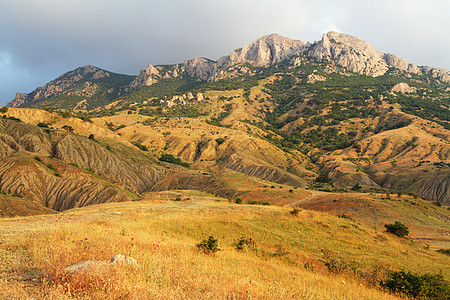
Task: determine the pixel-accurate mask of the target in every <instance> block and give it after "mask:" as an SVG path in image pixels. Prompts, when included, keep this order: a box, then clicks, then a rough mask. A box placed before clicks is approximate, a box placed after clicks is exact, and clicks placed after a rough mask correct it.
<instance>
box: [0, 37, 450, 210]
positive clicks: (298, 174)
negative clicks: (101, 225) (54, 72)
mask: <svg viewBox="0 0 450 300" xmlns="http://www.w3.org/2000/svg"><path fill="white" fill-rule="evenodd" d="M448 74H449V73H448V71H445V70H442V69H437V68H431V67H419V66H416V65H414V64H412V63H409V62H406V61H405V60H402V59H401V58H398V57H396V56H394V55H392V54H387V53H382V52H380V51H378V50H376V49H375V48H374V47H372V46H371V45H370V44H368V43H367V42H366V41H364V40H363V39H361V38H359V37H354V36H350V35H346V34H341V33H336V32H329V33H327V34H324V35H323V37H322V40H321V41H318V42H315V43H313V44H311V43H306V44H305V43H303V42H301V41H296V40H291V39H288V38H285V37H282V36H280V35H276V34H271V35H267V36H264V37H262V38H260V39H257V40H255V41H254V42H252V43H250V44H249V45H246V46H244V47H242V48H239V49H236V50H234V51H233V52H232V53H231V54H230V55H227V56H224V57H222V58H220V59H219V60H217V61H212V60H208V59H206V58H194V59H191V60H187V61H185V62H184V63H181V64H175V65H163V66H152V65H149V66H147V67H146V68H145V69H143V70H142V71H141V72H140V73H139V75H138V76H137V77H133V76H127V75H120V74H114V73H111V72H108V71H105V70H102V69H99V68H96V67H93V66H86V67H82V68H78V69H76V70H73V71H71V72H68V73H66V74H64V75H62V76H60V77H59V78H57V79H55V80H54V81H51V82H49V83H48V84H47V85H45V86H44V87H41V88H38V89H36V90H35V91H33V92H32V93H30V94H28V95H21V96H18V97H16V99H15V100H14V101H13V102H11V103H10V106H19V107H39V108H46V109H47V110H48V111H47V112H44V111H40V110H29V109H19V110H17V109H9V110H7V109H6V108H5V109H2V110H3V111H5V113H4V115H3V116H4V117H3V119H4V120H5V122H8V124H12V123H11V122H14V120H15V119H19V120H21V121H23V122H24V123H28V125H27V126H31V125H32V126H34V127H26V128H29V130H30V132H41V133H42V135H41V134H35V135H24V136H17V134H16V133H14V130H16V127H17V128H19V127H21V126H22V127H23V128H25V127H24V126H25V125H23V124H21V125H20V126H19V125H14V126H12V125H8V126H6V127H5V128H9V129H8V130H7V131H4V132H3V143H4V144H5V145H3V144H2V145H3V146H2V147H3V149H4V153H5V156H4V158H5V159H9V160H11V161H16V160H17V158H18V157H19V156H18V155H19V154H18V153H22V152H23V153H25V155H26V156H28V157H33V156H34V155H37V156H38V157H40V156H39V155H44V156H50V157H52V158H53V159H58V160H61V161H62V162H63V163H64V164H66V165H67V164H76V165H77V166H79V167H80V168H82V169H83V170H88V169H89V170H93V171H94V173H95V174H97V175H99V176H101V180H100V181H101V183H102V184H105V182H106V183H108V182H112V183H114V184H115V185H117V187H118V188H119V191H117V190H116V192H117V193H118V195H119V194H120V195H122V194H121V193H120V189H125V190H126V191H127V192H129V193H131V194H134V195H136V196H140V195H142V194H143V193H145V192H149V191H151V190H155V191H156V190H157V191H160V190H163V189H177V188H183V189H193V188H195V189H199V190H204V191H209V192H211V191H214V190H216V193H218V194H220V195H222V196H224V197H225V196H227V197H243V198H245V197H248V198H246V199H248V200H249V201H253V200H255V199H257V198H260V199H261V198H264V199H269V200H270V199H272V202H273V203H283V205H285V204H289V203H290V201H293V200H294V199H292V198H291V197H290V196H289V194H287V195H286V194H275V195H272V194H270V195H271V197H272V198H270V197H268V196H267V195H265V194H264V193H263V192H261V191H260V190H259V189H257V188H255V189H256V190H245V189H242V187H239V188H238V187H237V186H236V185H235V183H230V182H229V181H228V178H229V176H231V177H233V176H244V177H245V178H247V177H252V178H257V179H258V180H262V181H267V183H265V184H263V185H267V186H272V185H273V183H276V184H284V185H289V186H291V187H292V188H300V189H302V188H312V189H316V190H322V191H329V192H349V191H351V190H356V191H363V192H376V193H397V192H398V193H407V194H411V195H417V196H421V197H424V198H425V199H427V200H430V201H439V202H440V203H443V204H449V203H450V198H449V193H448V191H449V190H450V168H449V161H448V160H449V156H450V146H449V143H450V133H449V130H450V113H449V110H450V102H449V99H450V96H449V91H450V85H449V82H448ZM55 109H56V112H55V113H52V112H51V111H52V110H55ZM61 109H63V110H61ZM37 125H40V126H47V127H39V128H36V126H37ZM64 126H66V127H65V129H68V128H72V129H73V130H74V132H73V133H71V132H69V133H67V134H65V135H64V137H62V136H63V135H62V133H64V132H66V131H67V130H65V131H61V130H64ZM52 127H53V129H49V128H52ZM11 128H14V129H11ZM42 128H47V129H45V130H48V131H49V132H46V131H42ZM17 130H18V129H17ZM58 130H59V131H58ZM20 132H24V131H23V130H21V131H20ZM56 132H59V133H56ZM61 132H62V133H61ZM74 134H75V135H74ZM78 135H81V136H82V137H79V136H78ZM90 135H93V136H95V137H98V139H100V141H102V142H104V143H105V144H103V147H100V146H101V145H99V144H98V143H95V142H92V141H91V140H90V139H88V138H87V137H89V136H90ZM42 136H44V137H45V138H42ZM57 137H58V138H57ZM25 139H26V142H27V143H32V145H33V146H29V147H28V148H27V147H25V146H23V145H22V146H20V145H21V144H20V143H23V142H25ZM110 141H113V142H114V145H117V146H118V147H119V148H118V149H116V150H117V151H118V152H111V151H109V150H108V151H106V150H105V149H106V148H105V147H106V144H108V145H109V144H110ZM110 147H112V146H110ZM136 147H138V148H136ZM72 148H74V149H76V151H75V150H73V149H72ZM111 149H114V147H112V148H111ZM119 149H120V151H119ZM139 149H140V150H139ZM142 149H146V150H147V151H142ZM138 150H139V151H138ZM136 151H138V152H136ZM35 153H37V154H35ZM119 153H121V154H120V155H119ZM136 153H139V155H138V157H141V158H142V159H138V160H137V161H136V160H133V157H134V156H136V155H137V154H136ZM112 154H114V155H112ZM163 155H166V156H164V157H166V159H167V155H169V156H168V157H169V161H170V162H172V163H173V162H176V164H177V163H178V164H181V165H182V166H186V165H187V164H188V165H190V170H189V172H188V171H186V170H184V169H183V167H179V168H181V169H176V168H178V167H176V168H175V169H173V168H174V166H173V165H172V164H168V165H167V164H166V165H164V166H163V167H161V165H160V164H161V162H160V161H159V160H158V159H157V158H160V157H163ZM30 162H34V161H33V160H31V161H30ZM48 163H51V162H48ZM142 164H143V165H142ZM176 164H175V165H176ZM29 166H30V168H31V169H32V170H31V171H30V174H34V175H33V176H38V177H43V175H42V176H41V175H36V174H41V173H39V172H41V171H42V170H41V169H39V168H37V167H38V166H40V164H39V163H36V162H34V164H30V165H29ZM169 166H172V167H170V168H169ZM11 168H12V169H11ZM36 168H37V169H36ZM67 168H69V169H71V168H72V167H70V165H69V166H68V167H67ZM5 170H6V171H5V172H6V173H5V174H7V173H8V174H9V173H10V174H13V172H12V170H15V167H14V164H13V165H10V167H7V169H5ZM39 170H40V171H39ZM50 173H51V172H50ZM58 173H60V172H58ZM60 174H61V173H60ZM230 174H232V175H230ZM236 174H241V175H236ZM17 176H18V177H21V178H25V176H24V175H20V176H19V175H17ZM88 177H89V176H88ZM3 178H4V179H3V182H4V183H3V184H4V185H3V190H2V191H3V192H5V191H6V193H8V194H10V192H11V193H12V194H17V195H23V194H22V193H21V191H19V190H18V187H19V186H23V185H22V182H21V181H17V185H16V186H15V188H12V186H11V182H12V181H11V180H10V179H9V177H8V176H6V177H3ZM43 178H45V176H44V177H43ZM89 178H90V179H89V180H91V179H95V178H96V177H95V176H94V177H92V176H91V177H89ZM27 180H28V179H27ZM52 180H56V179H52ZM240 180H243V179H242V178H241V179H240ZM56 181H59V179H57V180H56ZM244 181H245V180H244ZM6 182H7V185H6ZM99 183H100V182H96V184H99ZM0 186H1V185H0ZM55 186H57V185H55ZM33 189H34V188H30V190H33ZM35 189H39V188H35ZM33 193H34V192H33ZM34 194H35V193H34ZM38 198H39V197H38ZM36 199H37V198H36ZM39 199H40V200H39V201H40V203H45V201H47V200H45V201H44V200H42V199H44V198H42V197H41V198H39ZM117 199H122V198H120V197H118V198H117ZM123 199H124V198H123ZM275 199H276V200H275ZM282 199H284V200H282ZM39 201H38V202H39ZM52 201H53V200H52ZM55 201H56V200H55ZM58 201H60V200H58ZM58 201H56V202H58ZM83 201H84V200H83ZM102 201H103V200H102ZM114 201H115V200H114ZM56 202H55V203H56ZM269 202H270V201H269ZM49 203H50V202H49ZM58 203H59V202H58ZM78 203H81V202H78ZM86 203H87V202H86ZM64 205H66V204H64ZM64 205H59V204H58V205H56V206H52V207H55V208H57V209H62V207H73V205H78V204H70V205H68V206H67V205H66V206H64ZM71 205H72V206H71Z"/></svg>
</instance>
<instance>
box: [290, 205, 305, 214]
mask: <svg viewBox="0 0 450 300" xmlns="http://www.w3.org/2000/svg"><path fill="white" fill-rule="evenodd" d="M301 211H302V210H301V209H298V208H297V207H294V209H293V210H291V211H290V212H289V213H290V214H291V215H293V216H298V214H299V213H300V212H301Z"/></svg>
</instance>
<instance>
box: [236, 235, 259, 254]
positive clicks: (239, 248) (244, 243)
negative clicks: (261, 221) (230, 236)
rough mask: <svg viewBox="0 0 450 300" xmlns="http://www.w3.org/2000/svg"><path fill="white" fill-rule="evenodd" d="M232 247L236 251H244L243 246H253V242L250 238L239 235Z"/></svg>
mask: <svg viewBox="0 0 450 300" xmlns="http://www.w3.org/2000/svg"><path fill="white" fill-rule="evenodd" d="M233 246H234V248H235V249H236V250H237V251H244V248H245V247H246V246H247V247H250V248H255V242H254V241H253V240H252V238H248V239H246V238H245V237H240V238H239V239H238V240H237V241H236V242H235V243H234V244H233Z"/></svg>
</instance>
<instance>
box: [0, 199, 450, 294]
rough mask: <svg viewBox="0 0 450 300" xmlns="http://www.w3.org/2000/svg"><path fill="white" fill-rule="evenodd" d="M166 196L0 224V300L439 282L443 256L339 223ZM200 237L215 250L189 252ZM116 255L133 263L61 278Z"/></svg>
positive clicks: (304, 213) (340, 290)
mask: <svg viewBox="0 0 450 300" xmlns="http://www.w3.org/2000/svg"><path fill="white" fill-rule="evenodd" d="M166 193H167V192H166ZM172 193H177V195H178V194H179V195H181V197H180V198H181V199H182V201H163V200H152V201H150V200H146V201H134V202H126V203H125V202H124V203H114V204H102V205H93V206H90V207H86V208H81V209H74V210H70V211H66V212H64V213H59V214H53V215H40V216H33V217H17V218H10V219H1V220H0V237H1V243H0V253H1V255H0V257H1V260H0V298H2V299H27V298H37V299H275V298H276V299H396V296H394V295H390V294H388V293H385V292H384V291H382V290H380V289H379V287H378V282H379V280H381V279H383V278H384V277H385V276H386V274H387V272H388V271H389V270H402V269H404V270H411V271H415V272H417V271H420V272H421V273H423V272H432V273H436V272H442V274H443V275H444V277H445V278H446V279H447V280H448V279H449V277H450V258H449V257H448V256H445V255H443V254H440V253H437V252H435V251H432V250H429V249H426V248H425V247H423V246H421V245H418V244H416V243H414V242H413V241H411V240H408V239H401V238H398V237H396V236H393V235H390V234H387V233H384V232H382V231H380V230H377V229H375V228H373V227H368V226H365V225H362V224H360V223H358V222H355V221H352V220H349V219H345V218H338V217H335V216H332V215H330V214H328V213H324V212H314V211H308V210H301V211H299V213H298V214H297V215H293V214H291V213H290V211H291V210H292V209H291V208H283V207H273V206H256V205H237V204H231V203H229V202H227V201H226V200H225V199H221V198H216V197H213V196H211V195H207V194H204V193H199V192H183V191H177V192H172ZM156 196H157V194H156V193H155V194H153V195H148V196H147V197H146V199H157V198H158V197H156ZM164 197H168V196H167V195H162V196H161V197H159V198H160V199H164ZM188 198H189V199H190V200H186V199H188ZM210 235H211V236H213V237H214V238H216V239H218V243H219V247H220V248H221V251H219V252H217V253H215V254H209V255H207V254H203V253H200V252H199V251H198V249H197V247H196V246H195V245H196V244H197V243H199V242H200V241H201V240H203V239H205V238H207V237H208V236H210ZM241 237H244V238H245V239H247V240H248V239H250V238H251V239H252V241H254V245H253V246H248V247H247V246H246V247H244V250H243V251H238V250H237V249H236V247H235V245H234V244H235V243H236V242H237V240H238V239H239V238H241ZM119 253H121V254H123V255H127V256H131V257H133V258H135V259H136V260H137V262H138V264H139V267H137V268H132V267H117V268H114V269H108V270H107V271H106V270H105V271H104V272H101V273H95V274H89V275H87V274H85V275H82V274H80V275H76V276H75V275H74V276H65V275H64V273H63V272H62V270H63V269H64V268H65V267H67V266H69V265H72V264H75V263H79V262H82V261H87V260H96V261H107V260H109V259H110V258H111V257H113V256H114V255H116V254H119ZM327 265H328V266H334V268H333V267H327Z"/></svg>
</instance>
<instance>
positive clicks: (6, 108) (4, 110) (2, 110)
mask: <svg viewBox="0 0 450 300" xmlns="http://www.w3.org/2000/svg"><path fill="white" fill-rule="evenodd" d="M7 111H8V107H6V106H4V107H0V113H2V114H4V113H6V112H7Z"/></svg>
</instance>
